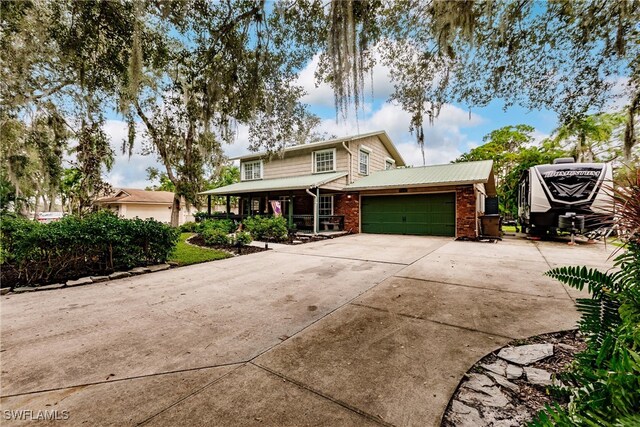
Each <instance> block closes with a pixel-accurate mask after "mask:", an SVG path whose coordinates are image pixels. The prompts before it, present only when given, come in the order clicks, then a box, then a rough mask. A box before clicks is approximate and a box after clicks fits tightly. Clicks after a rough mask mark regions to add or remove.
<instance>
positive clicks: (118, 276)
mask: <svg viewBox="0 0 640 427" xmlns="http://www.w3.org/2000/svg"><path fill="white" fill-rule="evenodd" d="M129 276H131V273H129V272H127V271H116V272H115V273H111V274H110V275H109V279H110V280H115V279H122V278H125V277H129Z"/></svg>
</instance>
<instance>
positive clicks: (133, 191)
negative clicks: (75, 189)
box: [95, 188, 173, 204]
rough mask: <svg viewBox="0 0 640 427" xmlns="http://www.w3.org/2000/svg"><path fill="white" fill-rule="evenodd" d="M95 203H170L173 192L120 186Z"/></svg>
mask: <svg viewBox="0 0 640 427" xmlns="http://www.w3.org/2000/svg"><path fill="white" fill-rule="evenodd" d="M95 202H96V203H112V204H117V203H149V204H165V203H168V204H171V203H173V193H172V192H170V191H147V190H140V189H137V188H120V189H118V190H116V191H115V193H114V195H112V196H107V197H101V198H99V199H97V200H96V201H95Z"/></svg>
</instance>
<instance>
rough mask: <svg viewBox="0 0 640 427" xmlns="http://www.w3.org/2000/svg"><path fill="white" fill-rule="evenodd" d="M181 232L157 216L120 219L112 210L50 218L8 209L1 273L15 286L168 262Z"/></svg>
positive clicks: (3, 228)
mask: <svg viewBox="0 0 640 427" xmlns="http://www.w3.org/2000/svg"><path fill="white" fill-rule="evenodd" d="M178 234H179V233H178V230H175V229H172V228H171V227H169V226H167V225H165V224H162V223H160V222H158V221H155V220H142V219H138V218H136V219H133V220H126V219H121V218H118V217H117V216H116V215H115V214H113V213H112V212H109V211H100V212H96V213H93V214H90V215H87V216H85V217H83V218H78V217H75V216H66V217H64V218H62V219H61V220H60V221H56V222H52V223H48V224H40V223H37V222H35V221H29V220H26V219H24V218H18V217H15V216H6V215H5V216H3V217H2V221H1V227H0V240H1V243H2V259H1V261H2V278H3V281H4V280H5V279H7V280H8V281H9V283H10V285H11V286H15V285H20V284H23V285H25V284H26V285H29V284H34V283H41V282H51V281H56V280H60V281H62V280H66V279H68V278H74V277H78V276H81V275H87V274H96V275H97V274H102V273H107V272H110V271H113V270H117V269H126V268H131V267H135V266H141V265H148V264H152V263H159V262H165V261H166V260H167V259H168V258H169V256H170V255H171V253H172V251H173V250H174V248H175V245H176V243H177V240H178Z"/></svg>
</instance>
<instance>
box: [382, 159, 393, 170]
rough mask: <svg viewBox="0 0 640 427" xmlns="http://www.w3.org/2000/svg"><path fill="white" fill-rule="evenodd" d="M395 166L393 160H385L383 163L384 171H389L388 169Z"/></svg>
mask: <svg viewBox="0 0 640 427" xmlns="http://www.w3.org/2000/svg"><path fill="white" fill-rule="evenodd" d="M394 165H395V162H394V161H393V160H389V159H387V160H385V162H384V170H387V171H388V170H389V169H393V166H394Z"/></svg>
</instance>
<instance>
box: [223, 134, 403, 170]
mask: <svg viewBox="0 0 640 427" xmlns="http://www.w3.org/2000/svg"><path fill="white" fill-rule="evenodd" d="M371 136H377V137H378V138H379V139H380V141H381V142H382V144H383V145H384V146H385V148H386V149H387V151H389V154H391V157H392V158H393V160H395V161H396V165H397V166H405V165H406V163H405V161H404V159H403V158H402V156H401V155H400V152H398V149H397V148H396V146H395V145H394V144H393V142H392V141H391V138H389V135H387V132H385V131H383V130H380V131H376V132H369V133H362V134H358V135H351V136H345V137H343V138H336V139H329V140H327V141H319V142H312V143H310V144H301V145H294V146H293V147H286V148H285V149H284V150H282V151H281V153H285V154H286V153H295V152H296V151H300V150H309V149H311V150H315V149H319V148H324V147H330V146H333V145H338V144H342V143H343V142H349V141H355V140H358V139H363V138H369V137H371ZM269 154H273V153H269V152H266V151H263V152H259V153H251V154H245V155H243V156H237V157H231V158H230V159H229V160H249V159H260V158H267V157H269Z"/></svg>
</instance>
